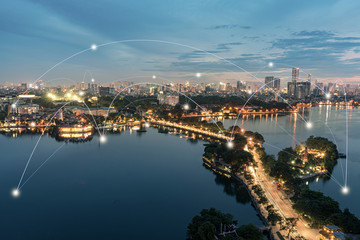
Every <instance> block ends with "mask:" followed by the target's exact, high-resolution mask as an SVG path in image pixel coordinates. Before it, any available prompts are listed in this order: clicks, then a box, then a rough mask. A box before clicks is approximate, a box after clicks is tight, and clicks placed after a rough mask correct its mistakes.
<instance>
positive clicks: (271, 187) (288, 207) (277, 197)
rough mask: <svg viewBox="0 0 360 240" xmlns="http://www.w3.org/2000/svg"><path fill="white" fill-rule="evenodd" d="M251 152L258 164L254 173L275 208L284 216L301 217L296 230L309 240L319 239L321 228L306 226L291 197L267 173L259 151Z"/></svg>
mask: <svg viewBox="0 0 360 240" xmlns="http://www.w3.org/2000/svg"><path fill="white" fill-rule="evenodd" d="M251 153H252V154H253V156H254V160H255V161H256V163H257V165H258V167H257V169H256V172H255V173H254V177H255V181H256V182H257V183H258V184H259V185H260V186H261V187H262V189H263V190H264V191H265V194H266V196H267V198H268V199H269V201H270V202H271V203H272V204H273V205H274V207H275V209H277V210H278V211H279V213H280V214H281V215H282V217H284V218H298V219H299V221H298V222H297V224H296V230H297V232H298V233H299V234H300V235H301V236H303V237H305V238H306V239H309V240H316V239H318V236H319V229H311V228H309V227H307V226H306V222H305V221H304V220H302V218H301V217H299V215H298V214H297V213H296V212H295V210H294V209H293V208H292V204H291V202H290V201H289V199H287V198H286V197H285V196H284V194H283V193H282V191H280V190H278V189H277V188H276V185H275V184H273V181H272V179H271V178H270V177H269V176H268V175H267V174H266V173H265V171H264V169H263V168H262V165H261V161H260V159H259V156H258V155H257V153H256V152H255V151H251Z"/></svg>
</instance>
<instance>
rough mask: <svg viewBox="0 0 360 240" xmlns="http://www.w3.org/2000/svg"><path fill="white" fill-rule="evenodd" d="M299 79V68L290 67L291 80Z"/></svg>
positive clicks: (295, 81)
mask: <svg viewBox="0 0 360 240" xmlns="http://www.w3.org/2000/svg"><path fill="white" fill-rule="evenodd" d="M298 81H299V68H298V67H293V68H292V82H294V83H297V82H298Z"/></svg>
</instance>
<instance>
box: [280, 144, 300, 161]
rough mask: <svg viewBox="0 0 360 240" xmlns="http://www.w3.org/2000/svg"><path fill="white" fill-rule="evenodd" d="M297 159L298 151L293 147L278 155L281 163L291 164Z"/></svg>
mask: <svg viewBox="0 0 360 240" xmlns="http://www.w3.org/2000/svg"><path fill="white" fill-rule="evenodd" d="M297 158H298V156H297V153H296V151H295V150H294V149H292V148H291V147H288V148H285V149H283V150H281V151H280V152H279V153H278V161H279V162H284V163H289V162H291V161H293V160H295V159H297Z"/></svg>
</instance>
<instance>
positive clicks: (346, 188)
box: [341, 186, 350, 195]
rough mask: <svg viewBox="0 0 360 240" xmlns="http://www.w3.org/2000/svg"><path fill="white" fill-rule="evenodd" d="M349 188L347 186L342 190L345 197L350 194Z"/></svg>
mask: <svg viewBox="0 0 360 240" xmlns="http://www.w3.org/2000/svg"><path fill="white" fill-rule="evenodd" d="M349 191H350V190H349V188H348V187H347V186H345V187H343V188H342V189H341V192H342V193H343V194H344V195H346V194H348V193H349Z"/></svg>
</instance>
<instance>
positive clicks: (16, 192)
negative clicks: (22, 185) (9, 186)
mask: <svg viewBox="0 0 360 240" xmlns="http://www.w3.org/2000/svg"><path fill="white" fill-rule="evenodd" d="M11 195H12V196H13V197H14V198H17V197H19V196H20V191H19V189H17V188H16V189H14V190H12V192H11Z"/></svg>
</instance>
